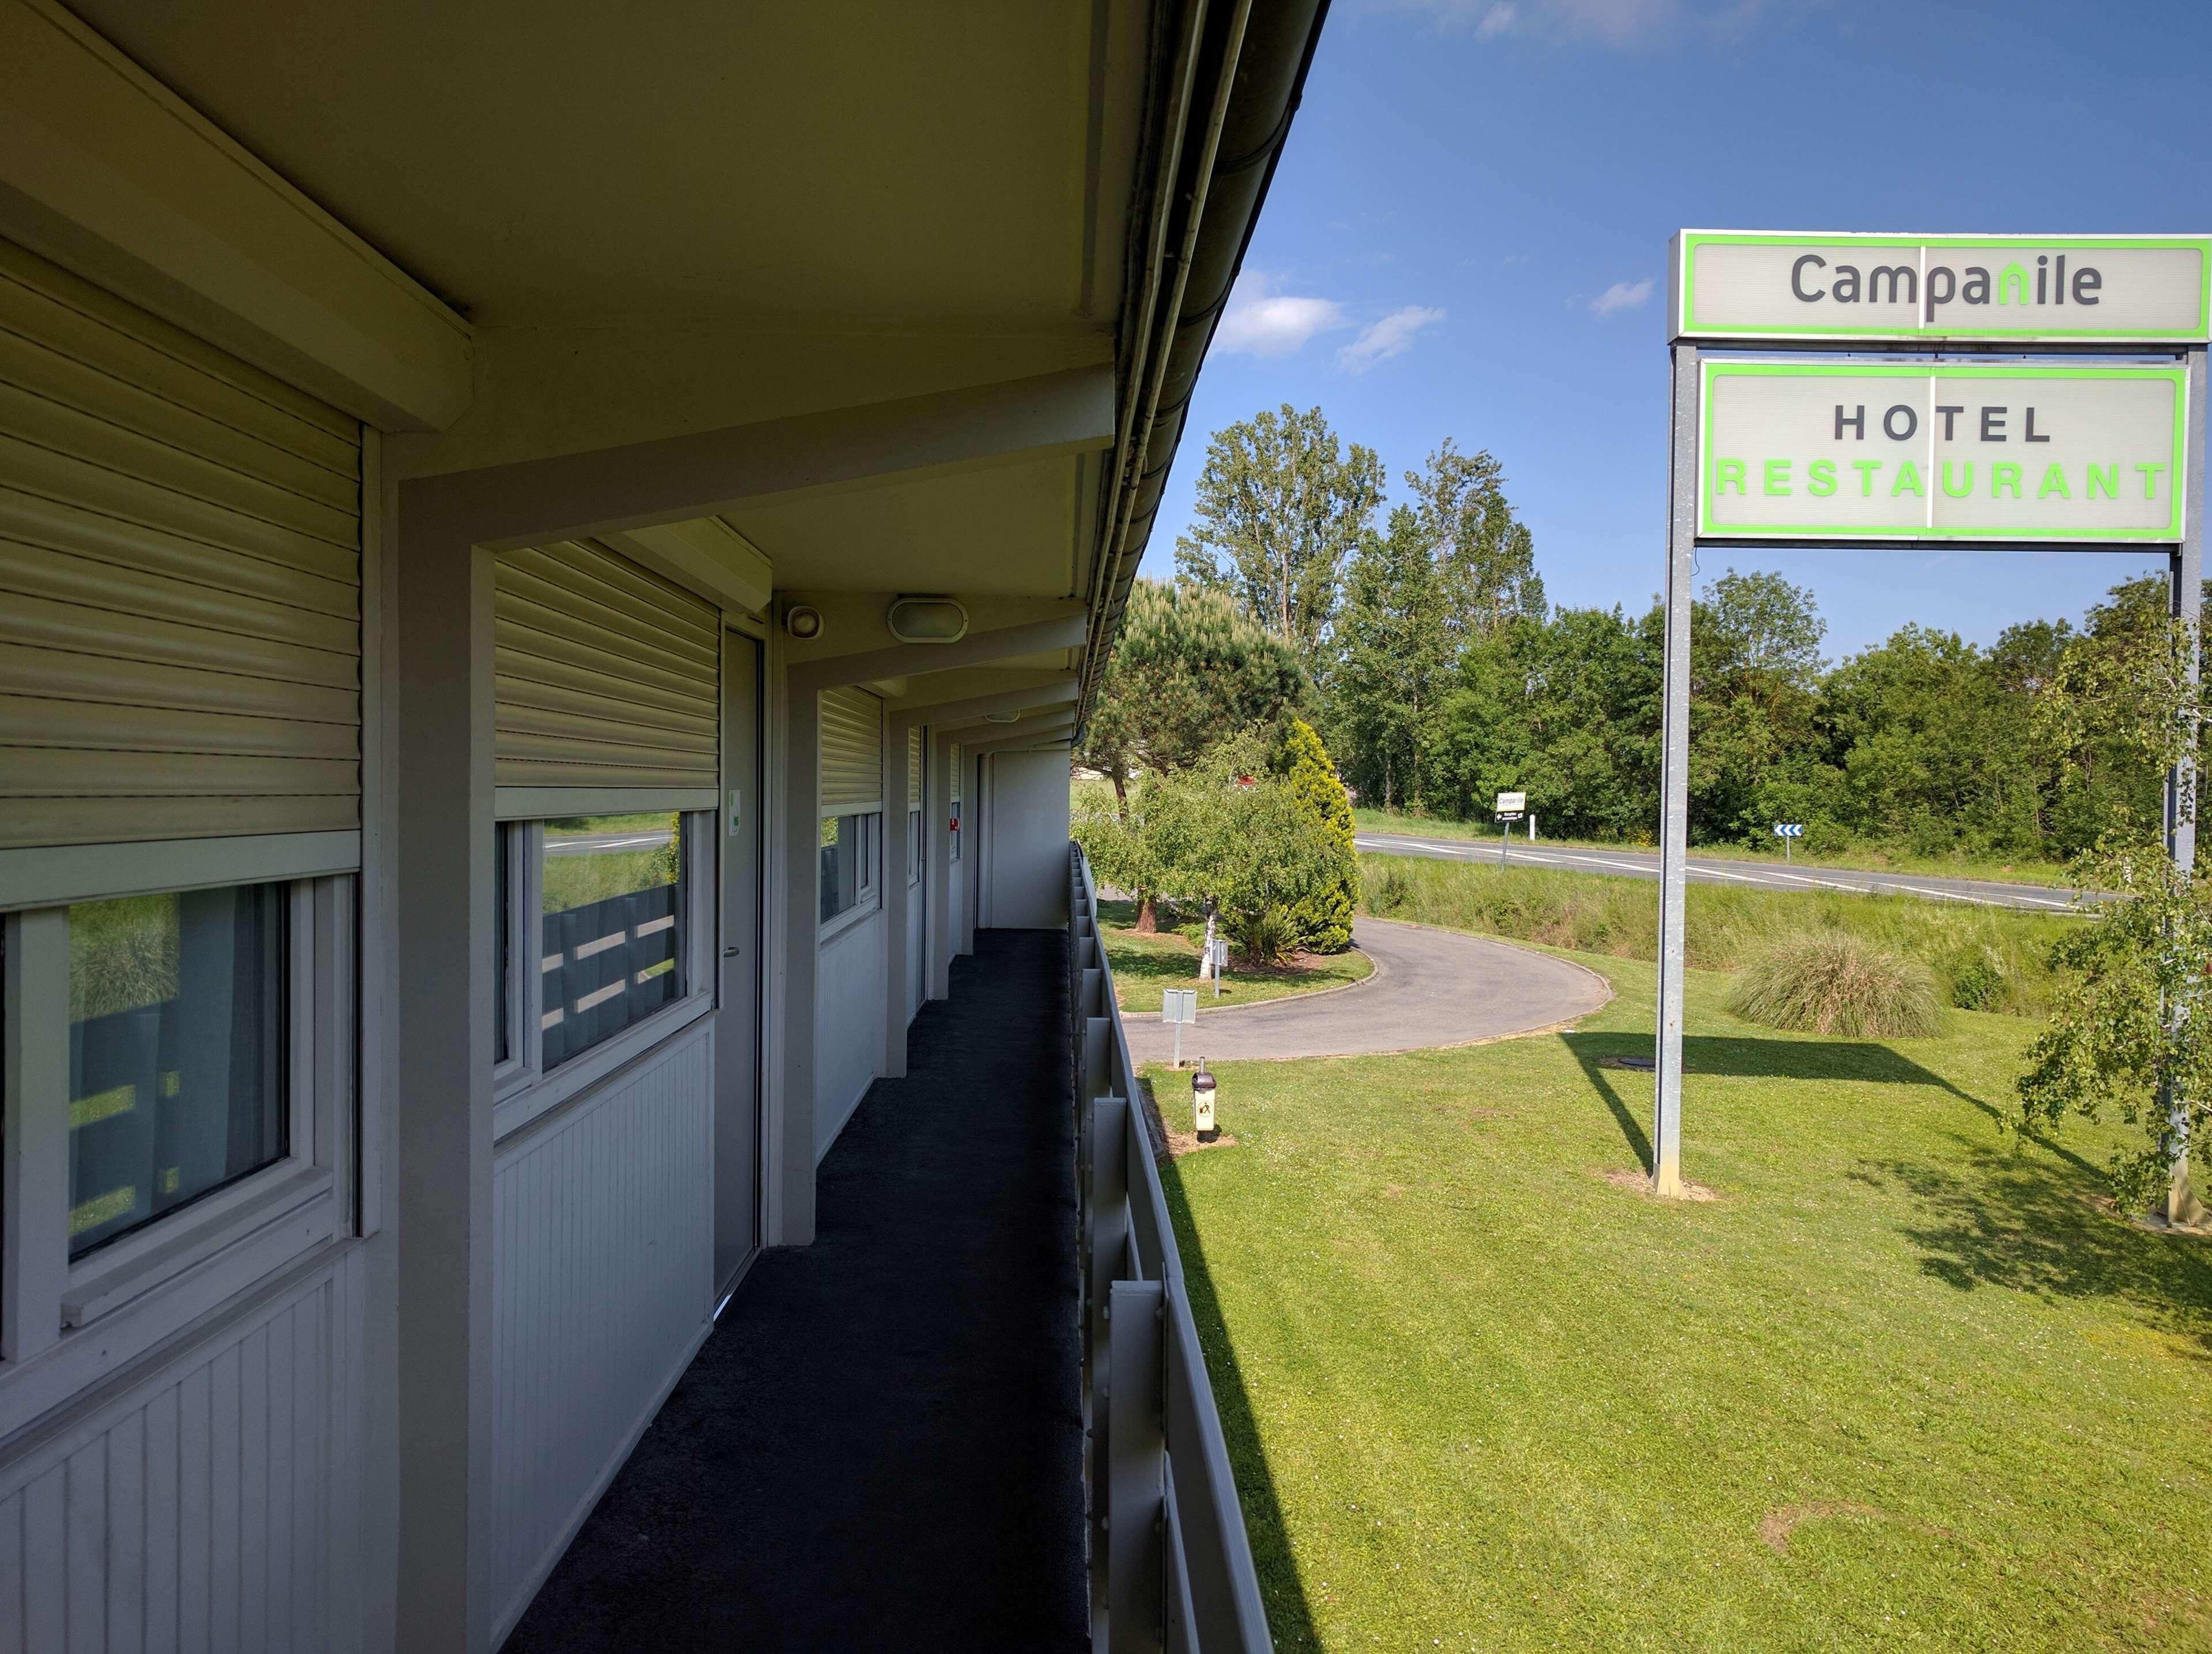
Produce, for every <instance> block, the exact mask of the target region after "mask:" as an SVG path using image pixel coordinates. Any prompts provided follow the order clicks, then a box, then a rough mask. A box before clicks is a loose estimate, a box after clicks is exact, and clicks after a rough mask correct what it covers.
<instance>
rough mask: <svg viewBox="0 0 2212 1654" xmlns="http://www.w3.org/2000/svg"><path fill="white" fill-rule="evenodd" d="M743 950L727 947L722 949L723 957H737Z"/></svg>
mask: <svg viewBox="0 0 2212 1654" xmlns="http://www.w3.org/2000/svg"><path fill="white" fill-rule="evenodd" d="M741 951H743V950H742V949H739V948H723V949H722V957H723V958H724V959H735V958H736V957H737V956H738V954H739V953H740V952H741Z"/></svg>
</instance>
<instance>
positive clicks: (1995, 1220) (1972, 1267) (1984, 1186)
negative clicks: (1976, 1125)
mask: <svg viewBox="0 0 2212 1654" xmlns="http://www.w3.org/2000/svg"><path fill="white" fill-rule="evenodd" d="M1961 1147H1962V1148H1963V1149H1964V1151H1965V1152H1964V1153H1963V1154H1961V1156H1960V1159H1959V1160H1955V1161H1954V1162H1952V1163H1950V1164H1948V1165H1942V1166H1938V1165H1933V1164H1930V1163H1929V1162H1928V1161H1925V1160H1872V1161H1867V1162H1864V1163H1863V1164H1862V1165H1861V1166H1859V1168H1858V1169H1857V1170H1856V1171H1854V1172H1850V1174H1849V1175H1850V1177H1851V1178H1852V1179H1853V1180H1854V1181H1856V1182H1858V1183H1862V1184H1865V1185H1867V1186H1868V1187H1869V1188H1871V1189H1877V1190H1881V1191H1885V1192H1888V1193H1893V1194H1902V1195H1903V1196H1905V1197H1906V1198H1907V1199H1909V1200H1910V1201H1911V1203H1913V1205H1914V1207H1915V1208H1916V1209H1917V1214H1916V1217H1915V1220H1914V1221H1912V1222H1911V1223H1910V1224H1908V1225H1907V1226H1906V1227H1904V1228H1902V1229H1901V1230H1900V1232H1899V1233H1902V1234H1903V1235H1904V1236H1905V1239H1907V1240H1909V1241H1911V1243H1912V1245H1914V1246H1915V1247H1916V1248H1917V1250H1918V1251H1919V1253H1920V1269H1921V1273H1922V1274H1923V1275H1929V1276H1932V1277H1933V1278H1934V1279H1936V1280H1938V1281H1942V1282H1944V1283H1945V1284H1946V1285H1948V1286H1952V1287H1957V1288H1958V1289H1959V1290H1960V1291H1961V1292H1972V1291H1974V1290H1976V1289H1977V1288H1978V1287H2002V1288H2006V1289H2008V1290H2011V1291H2014V1292H2025V1293H2032V1294H2035V1295H2037V1296H2039V1297H2045V1298H2060V1299H2081V1298H2110V1299H2118V1300H2121V1301H2123V1302H2124V1303H2127V1304H2129V1305H2130V1306H2133V1307H2134V1308H2135V1309H2136V1310H2138V1311H2140V1312H2142V1313H2143V1314H2144V1315H2145V1317H2146V1318H2148V1320H2149V1321H2150V1322H2151V1323H2152V1324H2154V1325H2155V1326H2157V1327H2158V1328H2159V1329H2160V1330H2162V1331H2165V1332H2167V1333H2170V1334H2172V1335H2173V1336H2176V1337H2178V1338H2180V1339H2182V1340H2184V1341H2185V1342H2186V1343H2187V1344H2188V1345H2189V1346H2191V1354H2192V1355H2193V1356H2194V1357H2195V1358H2196V1359H2197V1360H2207V1361H2212V1245H2207V1244H2206V1243H2205V1242H2204V1241H2203V1239H2199V1238H2197V1237H2194V1236H2189V1235H2178V1234H2168V1233H2159V1232H2156V1231H2154V1230H2148V1229H2143V1228H2139V1227H2136V1225H2135V1224H2133V1223H2130V1222H2129V1221H2127V1220H2126V1219H2125V1218H2124V1217H2121V1216H2120V1215H2118V1214H2116V1213H2115V1212H2113V1211H2112V1207H2111V1203H2109V1202H2107V1201H2106V1200H2104V1199H2103V1198H2102V1193H2101V1191H2102V1187H2103V1179H2102V1178H2101V1177H2100V1176H2099V1174H2098V1173H2097V1172H2096V1171H2095V1169H2094V1168H2093V1167H2091V1166H2088V1165H2087V1162H2085V1161H2083V1160H2081V1159H2080V1158H2079V1157H2078V1156H2075V1155H2072V1154H2067V1155H2066V1156H2065V1159H2064V1160H2063V1162H2062V1163H2061V1164H2060V1165H2057V1166H2054V1165H2052V1164H2051V1163H2050V1162H2049V1161H2045V1160H2036V1159H2033V1158H2029V1157H2027V1156H2024V1155H2020V1154H2008V1153H2006V1152H2004V1151H2002V1150H2001V1149H1993V1148H1982V1147H1980V1146H1978V1145H1975V1144H1971V1143H1962V1145H1961ZM2061 1152H2062V1153H2063V1151H2061Z"/></svg>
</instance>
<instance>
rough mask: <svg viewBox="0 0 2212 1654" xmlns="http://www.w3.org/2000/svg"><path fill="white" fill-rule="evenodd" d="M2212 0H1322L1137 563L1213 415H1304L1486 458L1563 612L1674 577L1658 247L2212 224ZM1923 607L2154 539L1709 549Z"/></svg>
mask: <svg viewBox="0 0 2212 1654" xmlns="http://www.w3.org/2000/svg"><path fill="white" fill-rule="evenodd" d="M2207 64H2212V0H2186V3H2183V0H2053V3H2047V4H2045V3H2032V0H2030V3H2020V0H2006V3H1996V0H1918V3H1905V0H1764V3H1762V0H1336V3H1335V4H1334V7H1333V8H1332V10H1331V13H1330V16H1329V21H1328V26H1327V28H1326V29H1325V31H1324V33H1323V35H1322V43H1321V49H1320V52H1319V55H1318V56H1317V58H1316V61H1315V64H1314V67H1313V73H1312V76H1311V78H1310V81H1309V82H1308V84H1307V89H1306V100H1305V103H1304V107H1303V108H1302V110H1301V111H1300V112H1299V115H1298V118H1297V124H1296V125H1295V127H1294V128H1293V130H1292V133H1291V139H1290V142H1289V145H1288V147H1287V149H1286V151H1285V155H1284V157H1283V161H1282V164H1281V166H1280V167H1279V169H1278V171H1277V173H1276V174H1275V182H1274V186H1273V192H1272V193H1271V195H1270V196H1269V197H1268V201H1267V209H1266V211H1265V212H1264V214H1263V215H1262V216H1261V223H1260V227H1259V231H1258V233H1257V234H1256V235H1255V238H1254V240H1253V243H1252V247H1251V250H1250V252H1249V254H1248V256H1247V257H1246V260H1245V274H1244V278H1243V282H1241V283H1240V287H1239V291H1238V293H1237V296H1236V299H1235V300H1234V301H1233V302H1232V305H1231V311H1230V313H1229V314H1228V316H1227V317H1226V318H1225V321H1224V324H1223V328H1222V330H1221V332H1220V334H1219V335H1218V336H1217V339H1216V342H1215V345H1214V349H1213V353H1212V356H1211V358H1210V359H1209V360H1208V361H1207V364H1206V371H1205V373H1204V374H1203V375H1202V377H1201V379H1200V384H1199V389H1198V394H1197V398H1196V401H1195V403H1194V412H1193V417H1192V425H1191V428H1190V431H1189V433H1188V435H1186V437H1185V438H1184V441H1183V448H1182V454H1181V456H1180V457H1178V459H1177V461H1176V469H1175V472H1174V474H1173V475H1172V476H1171V479H1170V485H1169V492H1168V496H1167V500H1166V502H1165V506H1164V510H1163V512H1162V515H1161V518H1160V521H1159V524H1158V528H1157V529H1156V530H1155V531H1154V534H1153V536H1152V546H1151V548H1150V550H1149V552H1148V554H1147V555H1146V561H1145V572H1146V573H1148V574H1152V575H1155V576H1164V575H1166V574H1167V573H1170V572H1171V571H1172V569H1173V566H1174V550H1175V542H1176V535H1177V533H1178V532H1179V531H1180V530H1182V528H1183V527H1184V526H1185V525H1186V524H1187V523H1188V518H1189V515H1190V504H1191V497H1192V488H1193V484H1194V481H1195V479H1196V477H1197V476H1198V473H1199V470H1200V466H1201V464H1202V463H1203V461H1204V453H1205V446H1206V436H1207V434H1208V433H1211V432H1212V431H1213V430H1215V429H1217V428H1218V427H1221V426H1224V425H1226V424H1228V423H1230V422H1231V421H1235V420H1237V419H1243V418H1248V417H1249V416H1250V415H1252V414H1253V413H1254V412H1255V411H1257V410H1258V409H1261V408H1270V407H1273V406H1275V405H1277V404H1278V403H1283V402H1290V403H1296V404H1297V405H1298V406H1300V407H1306V406H1310V405H1312V404H1315V403H1318V404H1319V405H1320V406H1321V407H1322V409H1324V410H1325V411H1326V412H1327V414H1328V416H1329V419H1330V420H1331V421H1332V422H1333V423H1334V425H1335V427H1337V429H1338V431H1339V433H1340V434H1341V435H1342V436H1344V437H1345V438H1346V439H1354V440H1358V441H1361V442H1364V443H1367V444H1369V445H1371V446H1373V447H1375V448H1376V449H1377V450H1378V451H1380V452H1381V454H1382V456H1383V462H1384V463H1385V464H1386V465H1387V466H1388V467H1389V472H1390V476H1391V487H1392V496H1393V498H1394V499H1402V498H1404V497H1405V495H1406V494H1407V490H1406V488H1405V486H1404V484H1403V482H1402V480H1401V473H1403V472H1404V471H1405V470H1407V469H1409V468H1413V467H1417V466H1419V464H1420V463H1421V462H1422V460H1423V458H1424V457H1425V456H1426V455H1427V453H1428V452H1429V451H1430V450H1431V448H1432V447H1434V446H1435V445H1437V443H1438V442H1439V441H1441V440H1442V439H1443V438H1445V437H1447V436H1450V437H1455V438H1456V439H1458V442H1459V445H1460V446H1461V447H1462V449H1474V448H1488V449H1489V450H1490V451H1492V453H1494V454H1496V455H1497V456H1498V458H1499V459H1500V460H1502V461H1503V462H1504V466H1505V470H1506V475H1507V476H1508V479H1509V482H1508V493H1509V494H1510V498H1511V499H1512V500H1513V501H1514V504H1515V506H1516V508H1517V509H1518V510H1519V512H1520V513H1521V515H1522V518H1524V519H1525V520H1526V521H1527V522H1528V524H1529V526H1530V528H1531V529H1532V530H1533V531H1534V536H1535V542H1536V556H1537V564H1538V567H1539V569H1540V571H1541V573H1542V574H1543V577H1544V580H1545V584H1546V585H1547V588H1548V590H1549V593H1550V596H1551V597H1552V599H1553V602H1555V603H1570V604H1577V605H1581V604H1602V605H1607V606H1609V605H1611V604H1613V603H1625V604H1626V605H1627V606H1628V607H1629V608H1630V609H1632V610H1635V609H1641V608H1642V607H1644V605H1645V604H1647V603H1649V602H1650V598H1651V595H1652V593H1653V592H1655V591H1657V590H1658V588H1659V585H1660V583H1661V580H1662V573H1663V571H1662V555H1663V541H1662V528H1663V522H1664V512H1665V488H1666V445H1667V421H1666V347H1665V342H1664V338H1663V331H1664V330H1663V325H1662V314H1661V313H1662V311H1663V310H1664V308H1665V300H1666V289H1667V281H1666V251H1667V240H1668V236H1669V235H1671V234H1672V233H1674V230H1676V229H1677V228H1679V227H1682V226H1684V225H1691V226H1696V227H1710V228H1731V229H1733V228H1744V229H1808V230H1816V229H1827V230H1896V231H1910V232H1920V233H1964V232H2002V233H2015V232H2016V233H2059V232H2069V231H2071V232H2099V231H2102V232H2108V233H2131V232H2141V233H2203V232H2205V231H2208V230H2212V136H2208V134H2207V131H2206V121H2207V114H2206V111H2207V109H2208V103H2207V93H2206V87H2207V84H2208V82H2207V81H2206V78H2205V71H2206V66H2207ZM1731 565H1733V566H1735V567H1738V568H1742V569H1749V568H1753V567H1769V568H1776V569H1780V570H1783V571H1784V572H1786V573H1789V574H1790V577H1791V578H1792V579H1796V580H1798V581H1799V582H1800V583H1802V584H1805V585H1810V586H1811V587H1812V588H1813V590H1814V593H1815V594H1816V596H1817V597H1818V599H1819V602H1820V609H1821V612H1822V614H1823V615H1825V616H1826V620H1827V621H1828V625H1829V633H1828V645H1827V646H1828V652H1829V653H1830V654H1831V655H1833V656H1840V655H1842V654H1844V653H1845V652H1847V651H1851V650H1854V649H1857V648H1861V647H1863V646H1865V645H1869V644H1872V643H1877V642H1879V641H1881V639H1883V638H1885V637H1887V636H1888V635H1889V633H1891V632H1892V631H1893V630H1895V629H1896V627H1899V626H1900V625H1902V624H1904V623H1905V622H1906V621H1921V622H1922V623H1923V624H1928V625H1933V626H1938V627H1943V628H1946V629H1948V630H1953V631H1956V632H1959V633H1962V634H1963V635H1965V636H1966V637H1967V638H1969V639H1974V640H1976V641H1978V642H1983V643H1987V642H1989V641H1991V640H1993V639H1995V638H1996V634H1997V633H1999V632H2000V631H2002V629H2003V627H2005V626H2007V625H2008V624H2010V623H2011V622H2013V621H2020V620H2026V619H2030V618H2033V617H2036V616H2038V615H2046V616H2057V615H2069V616H2074V617H2078V616H2079V615H2080V614H2081V611H2082V609H2084V608H2085V607H2087V605H2088V604H2089V603H2092V602H2093V601H2095V600H2096V599H2097V598H2098V597H2100V596H2101V595H2102V593H2103V592H2104V591H2105V590H2106V587H2107V586H2109V585H2112V583H2113V582H2115V581H2117V580H2119V579H2125V578H2128V577H2129V576H2130V575H2133V574H2136V573H2142V572H2143V571H2145V570H2147V569H2150V568H2154V567H2158V568H2162V567H2163V566H2164V558H2163V557H2162V556H2154V557H2147V556H2144V555H2142V554H2139V553H2104V554H2023V553H1940V554H1939V553H1917V552H1882V553H1872V552H1850V553H1839V552H1814V551H1802V552H1801V551H1790V552H1771V551H1757V550H1746V551H1736V552H1731V553H1727V554H1715V553H1711V552H1707V553H1705V554H1703V555H1702V557H1701V560H1700V564H1699V573H1700V578H1701V582H1702V579H1704V578H1705V577H1707V576H1710V575H1712V574H1717V573H1721V572H1723V569H1725V568H1726V567H1728V566H1731Z"/></svg>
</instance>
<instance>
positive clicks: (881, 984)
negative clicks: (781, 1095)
mask: <svg viewBox="0 0 2212 1654" xmlns="http://www.w3.org/2000/svg"><path fill="white" fill-rule="evenodd" d="M889 929H890V927H889V926H888V925H886V924H884V915H883V911H882V910H881V909H880V908H878V910H877V911H876V912H873V913H871V914H870V915H868V917H867V918H865V919H862V920H860V922H859V923H858V924H852V925H848V927H847V928H846V929H844V930H841V931H839V932H838V933H837V934H836V936H832V937H830V938H829V941H828V942H824V943H823V946H822V962H821V965H820V966H819V967H818V968H819V974H818V976H817V978H816V980H815V991H814V992H815V998H814V1040H815V1046H814V1049H815V1060H816V1063H817V1068H816V1070H815V1072H816V1075H817V1077H816V1080H815V1091H814V1160H815V1164H816V1165H817V1166H818V1165H820V1164H821V1161H822V1157H823V1155H824V1154H828V1153H829V1145H830V1144H831V1143H834V1142H836V1141H837V1134H838V1133H839V1132H840V1131H842V1130H844V1129H845V1122H846V1121H848V1120H849V1119H851V1118H853V1111H854V1109H856V1108H858V1107H859V1106H860V1099H861V1098H863V1097H865V1096H866V1095H867V1094H868V1087H869V1086H870V1085H871V1084H872V1083H873V1082H874V1081H875V1078H876V1076H877V1075H878V1074H880V1073H882V1072H883V1045H884V1042H883V1041H882V1040H881V1039H877V1038H876V1037H874V1035H873V1034H872V1032H871V1030H873V1029H877V1028H880V1027H883V1025H884V995H885V994H886V993H888V992H889V991H890V984H889V982H888V981H887V980H886V975H887V972H885V969H884V964H885V961H884V945H885V944H884V933H885V931H887V930H889Z"/></svg>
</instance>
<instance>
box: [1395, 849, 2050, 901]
mask: <svg viewBox="0 0 2212 1654" xmlns="http://www.w3.org/2000/svg"><path fill="white" fill-rule="evenodd" d="M1355 842H1356V843H1357V844H1358V846H1359V848H1360V849H1362V850H1364V851H1371V852H1372V853H1374V854H1376V855H1380V856H1427V857H1437V858H1440V859H1443V860H1447V861H1456V862H1478V863H1485V864H1486V865H1488V866H1491V867H1495V866H1497V865H1498V840H1497V839H1491V840H1489V841H1488V842H1487V843H1486V842H1484V841H1482V840H1480V839H1425V838H1419V837H1417V836H1414V835H1413V834H1410V833H1359V834H1358V835H1357V837H1356V839H1355ZM1506 864H1507V865H1508V866H1510V867H1546V868H1553V869H1559V870H1560V871H1563V872H1569V873H1602V874H1608V875H1611V876H1613V877H1614V878H1625V879H1651V880H1654V881H1656V879H1657V878H1658V877H1659V852H1658V851H1655V850H1575V849H1570V848H1567V847H1565V846H1564V845H1547V844H1543V843H1541V842H1539V843H1536V844H1533V845H1532V844H1530V843H1528V841H1527V840H1526V839H1515V840H1514V842H1513V846H1512V849H1511V850H1510V851H1509V852H1508V854H1507V858H1506ZM1689 875H1690V877H1691V878H1692V879H1694V880H1695V881H1697V882H1699V883H1700V884H1741V885H1748V886H1750V887H1752V888H1753V889H1757V890H1797V891H1806V890H1849V891H1852V892H1856V893H1857V894H1870V895H1885V896H1919V897H1922V898H1923V899H1925V900H1930V901H1960V902H1972V903H1974V904H1976V905H1977V906H1983V907H2015V908H2020V909H2022V910H2026V911H2029V912H2051V913H2063V912H2068V911H2069V910H2070V909H2071V908H2072V907H2073V906H2074V893H2073V892H2072V891H2070V890H2057V889H2052V888H2049V887H2048V886H2045V885H2035V884H2002V883H1998V882H1995V881H1992V880H1986V879H1945V878H1936V877H1933V876H1929V875H1921V874H1917V873H1869V872H1865V871H1863V870H1862V869H1857V868H1843V867H1809V866H1805V865H1803V864H1802V863H1801V864H1799V865H1796V866H1792V867H1769V866H1765V865H1762V864H1761V863H1757V862H1735V861H1725V860H1722V859H1719V858H1717V857H1703V856H1692V857H1690V860H1689Z"/></svg>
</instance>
